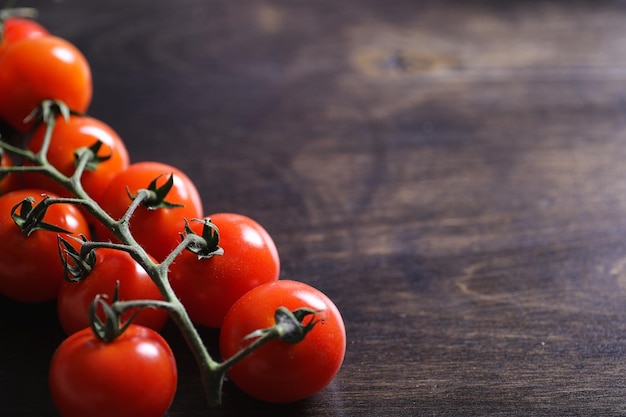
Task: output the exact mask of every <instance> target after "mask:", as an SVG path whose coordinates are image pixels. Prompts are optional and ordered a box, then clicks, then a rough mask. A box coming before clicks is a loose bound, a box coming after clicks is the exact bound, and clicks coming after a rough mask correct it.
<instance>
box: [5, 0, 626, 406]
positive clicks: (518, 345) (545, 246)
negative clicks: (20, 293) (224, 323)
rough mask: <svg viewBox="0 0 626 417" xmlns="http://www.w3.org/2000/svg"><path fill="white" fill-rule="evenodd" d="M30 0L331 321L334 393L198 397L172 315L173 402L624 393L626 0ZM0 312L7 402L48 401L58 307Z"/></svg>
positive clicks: (602, 396)
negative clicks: (330, 305) (268, 243)
mask: <svg viewBox="0 0 626 417" xmlns="http://www.w3.org/2000/svg"><path fill="white" fill-rule="evenodd" d="M34 5H35V6H37V7H39V8H40V10H41V21H42V22H43V23H44V24H46V25H47V26H48V27H49V28H50V29H51V30H52V31H54V32H56V33H58V34H60V35H61V36H64V37H66V38H68V39H70V40H72V41H73V42H74V43H76V44H77V45H78V46H79V47H80V48H81V49H82V50H83V51H84V52H85V54H86V56H87V57H88V59H89V60H90V62H91V63H92V66H93V71H94V80H95V95H94V102H93V105H92V107H91V109H90V113H91V114H92V115H94V116H96V117H98V118H100V119H102V120H104V121H106V122H108V123H109V124H111V125H112V126H113V127H115V128H116V130H118V132H119V133H120V134H121V135H122V136H123V137H124V138H125V140H126V141H127V142H128V147H129V149H130V152H131V155H132V156H133V159H134V160H144V159H156V160H161V161H165V162H168V163H171V164H173V165H177V166H179V167H180V168H182V169H184V170H185V171H186V172H188V174H189V175H190V176H191V177H192V178H193V179H194V181H196V183H197V184H198V186H199V188H200V191H201V193H202V195H203V198H204V202H205V205H206V207H207V213H211V212H217V211H237V212H242V213H245V214H248V215H250V216H251V217H254V218H256V219H257V220H258V221H259V222H261V223H262V224H264V225H265V226H266V227H267V229H268V230H269V231H270V233H271V234H272V235H273V236H274V237H275V240H276V242H277V245H278V247H279V250H280V253H281V259H282V262H283V269H282V274H281V276H282V278H288V279H298V280H303V281H305V282H308V283H310V284H312V285H314V286H316V287H318V288H320V289H321V290H323V291H325V292H327V293H328V294H329V296H330V297H331V298H332V299H333V300H335V302H336V303H337V305H338V306H339V307H340V309H341V310H342V312H343V314H344V318H345V320H346V326H347V330H348V337H349V345H348V352H347V356H346V361H345V365H344V367H343V369H342V371H341V373H340V374H339V375H338V376H337V378H336V380H335V381H334V382H333V384H332V385H331V386H330V387H328V388H327V389H326V390H325V391H323V392H321V393H320V394H318V395H316V396H315V397H313V398H311V399H309V400H307V401H304V402H302V403H299V404H294V405H291V406H270V405H264V404H259V403H256V402H255V401H252V400H248V399H246V398H245V397H244V396H242V395H241V394H239V393H237V391H236V390H235V389H234V388H233V387H232V386H230V385H227V387H226V393H225V395H226V402H225V405H224V406H223V407H222V408H220V409H216V410H211V414H209V412H208V411H207V409H206V408H205V406H204V399H203V398H202V391H201V389H200V386H199V382H198V377H197V373H196V371H195V368H194V364H193V363H192V361H191V359H190V358H189V357H188V354H187V352H186V348H185V346H184V345H183V343H182V342H181V340H180V338H179V337H178V335H177V332H176V330H175V329H173V328H172V329H170V328H168V329H167V331H166V335H167V337H168V339H169V340H170V341H171V342H172V344H173V346H174V348H175V350H176V353H177V356H178V358H179V366H180V369H181V384H180V387H179V392H178V394H177V397H176V400H175V403H174V404H173V406H172V409H171V411H170V413H169V415H170V416H202V415H215V416H230V415H233V416H234V415H242V414H246V413H247V415H250V414H251V413H253V412H254V413H260V414H269V413H271V414H272V415H277V416H278V415H284V416H293V415H298V416H303V417H304V416H322V415H323V416H356V415H358V416H382V415H385V416H415V415H450V416H459V415H463V416H470V415H477V416H478V415H481V416H482V415H486V414H497V415H507V416H508V415H510V416H517V415H519V416H528V415H551V416H555V415H563V416H571V415H620V414H623V413H625V412H626V400H624V390H625V389H626V382H625V381H624V373H625V371H626V364H625V363H622V361H624V360H625V359H626V352H625V349H624V333H625V331H626V324H625V323H626V321H625V319H626V314H625V313H626V312H625V309H624V305H625V302H626V300H625V295H626V238H625V233H624V232H626V216H625V214H626V199H625V198H624V196H625V195H626V166H625V164H624V161H625V160H626V116H625V115H624V114H625V112H626V25H624V21H626V20H625V19H626V4H624V3H623V2H618V1H594V2H585V1H569V2H560V1H537V2H524V1H508V2H497V1H460V0H459V1H422V2H415V1H411V0H395V1H388V0H385V1H379V0H376V1H374V0H368V1H333V0H319V1H262V0H258V1H257V0H250V1H246V2H233V1H227V0H180V1H177V2H171V1H170V2H165V1H148V0H134V1H132V2H129V1H121V0H111V1H106V2H100V1H87V0H80V1H79V0H65V1H60V2H52V1H50V2H48V1H43V0H42V1H38V2H35V3H34ZM0 309H1V310H2V313H4V316H3V317H4V318H3V319H2V323H1V324H0V332H2V334H3V336H2V341H1V342H0V398H1V400H0V414H2V415H3V416H4V415H6V416H14V415H16V416H17V415H20V416H47V415H50V416H53V415H55V414H54V411H53V407H52V405H51V403H50V399H49V397H48V394H47V386H46V375H45V373H46V369H47V363H48V361H49V358H50V355H51V353H52V351H53V350H54V347H55V346H56V345H57V344H58V343H59V342H60V340H61V338H62V334H61V332H60V330H59V329H58V325H57V324H56V321H55V318H54V305H43V306H19V305H15V304H13V303H11V302H9V301H7V300H0ZM37 317H38V318H40V319H41V318H42V317H43V319H42V321H41V322H39V321H36V320H35V318H37ZM35 331H41V332H42V333H41V334H35V333H34V332H35ZM204 334H205V336H206V338H207V340H208V343H211V342H210V341H211V340H212V339H213V338H214V337H215V332H212V331H206V332H205V333H204Z"/></svg>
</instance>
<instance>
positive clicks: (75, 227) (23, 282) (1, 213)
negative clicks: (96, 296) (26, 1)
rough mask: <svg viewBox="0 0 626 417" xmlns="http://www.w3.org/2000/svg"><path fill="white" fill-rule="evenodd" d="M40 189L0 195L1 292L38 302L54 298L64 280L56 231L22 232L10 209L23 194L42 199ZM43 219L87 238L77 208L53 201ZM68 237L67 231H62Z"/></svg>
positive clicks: (23, 299) (83, 223)
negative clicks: (65, 232)
mask: <svg viewBox="0 0 626 417" xmlns="http://www.w3.org/2000/svg"><path fill="white" fill-rule="evenodd" d="M43 193H46V194H47V195H49V196H50V197H55V195H54V194H51V193H48V192H46V191H43V190H36V189H23V190H17V191H12V192H10V193H8V194H4V195H3V196H1V197H0V245H1V249H0V293H3V294H4V295H6V296H7V297H9V298H11V299H14V300H16V301H22V302H41V301H48V300H53V299H54V298H55V297H56V296H57V293H58V291H59V287H60V286H61V283H62V282H63V281H64V267H63V263H62V262H61V259H60V258H59V251H58V246H57V243H58V242H57V235H58V233H56V232H52V231H47V230H36V231H34V232H32V233H31V234H30V235H28V236H27V235H25V234H24V233H23V232H22V231H21V229H20V228H19V227H18V226H17V225H16V224H15V222H14V221H13V219H12V218H11V209H12V208H13V207H14V206H15V205H16V204H18V203H20V202H21V201H22V200H24V198H26V197H29V196H30V197H33V198H34V199H35V201H36V202H38V201H41V199H42V194H43ZM43 221H44V222H46V223H50V224H53V225H55V226H58V227H61V228H62V229H64V230H67V231H68V232H71V233H72V235H73V236H75V237H78V236H79V235H80V234H82V235H84V236H85V237H87V238H89V237H90V233H89V226H88V224H87V221H86V220H85V218H84V217H83V215H82V214H81V213H80V211H79V210H78V208H76V207H75V206H73V205H69V204H53V205H51V206H50V207H49V208H48V210H47V212H46V215H45V216H44V218H43ZM61 235H62V236H65V238H66V239H67V240H68V241H73V239H71V238H70V237H69V236H68V235H67V234H64V233H61Z"/></svg>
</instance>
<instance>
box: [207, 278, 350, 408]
mask: <svg viewBox="0 0 626 417" xmlns="http://www.w3.org/2000/svg"><path fill="white" fill-rule="evenodd" d="M281 306H283V307H286V308H287V309H289V310H290V311H294V310H297V309H299V308H302V307H307V308H310V309H313V310H316V311H320V312H319V313H317V314H316V315H315V318H316V319H321V321H319V322H318V323H317V324H316V325H315V326H314V327H313V329H312V330H311V331H310V332H309V333H308V334H307V335H306V336H305V338H304V340H302V341H301V342H299V343H296V344H289V343H287V342H285V341H282V340H275V341H270V342H267V343H266V344H265V345H263V346H261V347H260V348H259V349H257V350H255V351H254V352H253V353H251V354H250V355H249V356H247V357H245V358H244V359H242V360H241V361H240V362H237V363H236V364H235V365H234V366H233V367H232V368H231V369H230V370H229V372H228V375H229V377H230V379H231V380H232V381H233V382H234V383H235V385H237V386H238V387H239V388H240V389H241V390H242V391H244V392H246V393H247V394H249V395H251V396H253V397H255V398H257V399H260V400H264V401H269V402H276V403H287V402H294V401H298V400H301V399H303V398H306V397H309V396H311V395H313V394H315V393H316V392H318V391H320V390H321V389H323V388H324V387H325V386H327V385H328V384H329V383H330V382H331V380H332V379H333V378H334V376H335V375H336V374H337V372H338V371H339V368H340V367H341V364H342V363H343V358H344V354H345V350H346V331H345V327H344V323H343V320H342V318H341V315H340V313H339V310H337V307H336V306H335V305H334V304H333V302H332V301H331V300H330V299H329V298H328V297H327V296H326V295H324V294H323V293H322V292H320V291H319V290H317V289H315V288H313V287H311V286H309V285H307V284H304V283H301V282H296V281H286V280H284V281H276V282H271V283H268V284H263V285H261V286H259V287H256V288H255V289H253V290H251V291H249V292H248V293H246V294H245V295H244V296H243V297H241V298H240V299H239V300H238V301H237V302H236V303H235V304H234V305H233V306H232V308H231V309H230V310H229V311H228V314H226V318H225V319H224V322H223V324H222V329H221V333H220V341H219V342H220V352H221V354H222V357H224V358H228V357H230V356H232V355H234V354H235V353H236V352H238V351H239V350H240V349H241V348H243V347H244V346H245V345H247V344H249V343H251V340H250V339H246V336H247V335H249V334H250V333H252V332H253V331H255V330H257V329H264V328H268V327H270V326H272V325H273V324H274V321H275V320H274V312H275V311H276V309H277V308H278V307H281ZM306 320H307V319H306V318H305V322H306Z"/></svg>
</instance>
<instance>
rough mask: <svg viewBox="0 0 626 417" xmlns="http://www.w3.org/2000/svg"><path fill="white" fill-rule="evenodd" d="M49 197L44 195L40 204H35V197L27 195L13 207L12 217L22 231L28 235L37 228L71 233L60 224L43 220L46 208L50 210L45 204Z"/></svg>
mask: <svg viewBox="0 0 626 417" xmlns="http://www.w3.org/2000/svg"><path fill="white" fill-rule="evenodd" d="M49 198H50V197H49V196H44V198H43V200H42V201H40V202H39V204H37V205H34V206H33V203H34V202H35V199H34V198H32V197H27V198H25V199H24V200H22V201H21V202H19V203H17V204H16V205H15V206H13V208H12V209H11V218H12V219H13V221H14V222H15V224H16V225H18V226H19V228H20V229H22V232H23V233H24V234H25V235H26V236H30V234H31V233H33V232H34V231H37V230H47V231H49V232H55V233H70V232H68V231H67V230H65V229H63V228H61V227H59V226H55V225H53V224H50V223H46V222H44V221H43V218H44V216H45V215H46V210H48V205H47V204H45V202H46V200H48V199H49Z"/></svg>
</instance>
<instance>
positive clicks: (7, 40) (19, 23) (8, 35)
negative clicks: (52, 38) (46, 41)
mask: <svg viewBox="0 0 626 417" xmlns="http://www.w3.org/2000/svg"><path fill="white" fill-rule="evenodd" d="M46 35H49V33H48V30H47V29H46V28H44V27H43V26H41V25H40V24H39V23H37V22H35V21H34V20H32V19H26V18H23V17H17V16H13V17H9V18H7V19H5V20H4V22H2V40H1V41H0V54H2V52H3V51H4V48H6V47H7V45H10V44H12V43H14V42H16V41H19V40H20V39H27V38H36V37H39V36H46Z"/></svg>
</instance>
